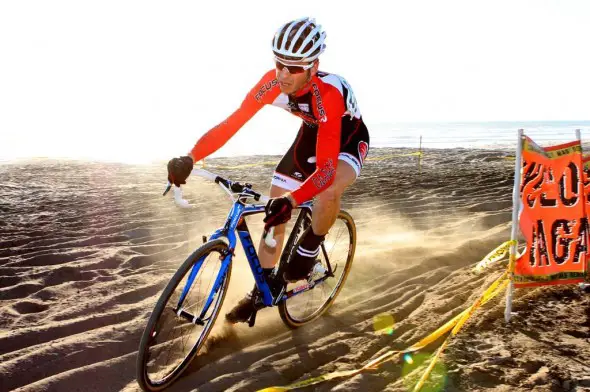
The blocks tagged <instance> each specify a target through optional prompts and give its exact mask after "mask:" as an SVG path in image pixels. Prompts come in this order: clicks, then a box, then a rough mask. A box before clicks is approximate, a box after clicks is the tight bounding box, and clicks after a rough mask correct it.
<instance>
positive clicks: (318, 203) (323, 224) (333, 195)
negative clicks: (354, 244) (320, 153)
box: [311, 160, 357, 236]
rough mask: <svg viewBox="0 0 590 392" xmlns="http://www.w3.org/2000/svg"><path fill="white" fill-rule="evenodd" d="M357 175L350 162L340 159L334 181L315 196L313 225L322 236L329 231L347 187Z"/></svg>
mask: <svg viewBox="0 0 590 392" xmlns="http://www.w3.org/2000/svg"><path fill="white" fill-rule="evenodd" d="M356 177H357V174H356V172H355V170H354V169H353V168H352V166H351V165H350V164H349V163H347V162H345V161H342V160H339V161H338V168H337V169H336V178H335V179H334V182H333V183H332V185H330V186H329V187H328V189H326V190H325V191H323V192H322V193H320V194H319V195H318V196H317V197H316V198H315V201H314V204H313V210H312V215H311V227H312V229H313V232H314V234H316V235H318V236H321V235H325V234H327V233H328V231H329V230H330V227H332V225H333V224H334V222H335V221H336V217H337V216H338V212H339V211H340V198H341V197H342V194H343V193H344V191H345V190H346V188H348V187H349V186H350V185H352V184H353V183H354V182H355V181H356Z"/></svg>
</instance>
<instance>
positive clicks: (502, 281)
mask: <svg viewBox="0 0 590 392" xmlns="http://www.w3.org/2000/svg"><path fill="white" fill-rule="evenodd" d="M508 242H510V241H508ZM504 245H505V244H502V245H501V246H500V247H502V246H504ZM500 247H498V249H499V248H500ZM496 250H497V249H496ZM491 253H494V252H491ZM507 276H508V271H505V272H504V273H503V274H502V275H501V276H500V277H499V278H498V279H496V280H495V281H494V283H492V284H491V285H490V287H489V288H488V289H487V290H486V291H484V293H483V294H482V295H481V296H480V297H479V298H478V299H477V301H475V303H474V304H473V305H471V306H470V307H469V308H467V309H465V310H464V311H463V312H461V313H459V314H458V315H456V316H455V317H454V318H453V319H451V320H449V321H448V322H446V323H445V324H444V325H443V326H441V327H440V328H438V329H437V330H436V331H434V332H433V333H431V334H430V335H428V336H426V337H424V338H423V339H422V340H420V341H419V342H417V343H415V344H413V345H412V346H410V347H408V348H407V349H406V350H403V351H393V350H392V351H388V352H386V353H385V354H383V355H381V356H379V357H378V358H375V359H373V360H372V361H370V362H369V363H367V364H366V365H365V366H363V367H361V368H359V369H355V370H349V371H338V372H332V373H328V374H324V375H321V376H318V377H314V378H310V379H307V380H304V381H300V382H297V383H294V384H290V385H287V386H282V387H281V386H276V387H269V388H265V389H261V390H259V391H258V392H276V391H289V390H292V389H297V388H303V387H306V386H310V385H314V384H318V383H320V382H323V381H328V380H332V379H335V378H340V377H348V376H354V375H356V374H358V373H361V372H362V371H365V370H376V369H377V368H378V367H379V365H381V364H382V363H385V362H387V361H391V360H393V359H395V358H399V357H401V356H402V355H403V354H406V353H411V352H415V351H419V350H421V349H423V348H424V347H426V346H428V345H429V344H431V343H433V342H435V341H436V340H438V339H439V338H440V337H442V336H443V335H445V334H446V333H447V332H449V331H451V330H452V331H451V334H450V335H448V336H447V338H446V339H445V341H444V342H443V344H442V345H441V346H440V347H439V349H438V350H437V352H436V354H435V355H434V356H433V359H432V361H431V363H430V364H429V366H428V368H427V369H426V371H425V372H424V374H423V375H422V377H421V378H420V380H419V381H418V383H417V384H416V386H415V388H414V392H418V391H419V390H420V389H421V388H422V386H423V385H424V383H425V382H426V380H427V379H428V376H429V375H430V373H431V372H432V369H433V368H434V365H435V364H436V361H437V360H438V358H439V357H440V355H441V353H442V352H443V350H444V349H445V347H446V346H447V344H448V342H449V340H450V338H451V337H452V336H455V335H456V334H457V333H458V332H459V330H460V329H461V328H462V327H463V325H464V324H465V322H466V321H467V320H468V319H469V317H471V315H472V314H473V312H475V310H476V309H477V308H479V307H480V306H482V305H484V304H485V303H486V302H488V301H489V300H491V299H492V298H494V297H495V296H496V295H498V294H499V293H500V292H502V291H503V290H504V289H505V288H506V286H507V285H508V282H509V279H508V278H507Z"/></svg>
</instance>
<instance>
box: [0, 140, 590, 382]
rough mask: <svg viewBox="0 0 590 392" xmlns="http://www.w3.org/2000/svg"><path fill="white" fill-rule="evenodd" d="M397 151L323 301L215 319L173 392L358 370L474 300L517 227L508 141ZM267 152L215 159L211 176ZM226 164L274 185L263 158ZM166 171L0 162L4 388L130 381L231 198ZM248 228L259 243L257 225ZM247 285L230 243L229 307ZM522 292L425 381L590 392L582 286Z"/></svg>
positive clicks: (349, 206)
mask: <svg viewBox="0 0 590 392" xmlns="http://www.w3.org/2000/svg"><path fill="white" fill-rule="evenodd" d="M403 152H405V150H400V149H396V150H392V149H375V150H372V151H371V154H370V157H371V158H373V159H374V160H372V161H369V162H367V165H366V168H365V170H364V172H363V173H362V177H361V178H360V179H359V180H358V181H357V183H355V184H354V185H353V187H352V188H351V189H350V190H349V191H348V192H347V194H346V197H345V200H344V204H343V208H345V209H346V210H348V211H349V212H350V213H351V214H352V216H353V217H354V219H355V220H356V223H357V228H358V244H357V253H356V258H355V261H354V265H353V269H352V272H351V274H350V276H349V279H348V281H347V283H346V286H345V288H344V290H343V291H342V293H341V294H340V296H339V297H338V299H337V300H336V302H335V304H334V305H333V307H332V308H331V310H330V311H329V312H328V313H327V314H325V315H324V316H323V317H321V318H320V319H319V320H317V321H316V322H314V323H313V324H311V325H309V326H306V327H304V328H301V329H298V330H296V331H291V330H288V329H287V328H286V327H285V326H284V325H283V324H282V322H281V320H280V318H279V316H278V314H277V312H276V311H275V310H274V309H265V310H264V311H262V312H261V313H260V315H259V318H258V320H257V324H256V326H255V327H254V328H252V329H251V328H248V327H247V326H245V325H239V326H236V327H228V326H225V325H223V323H221V322H218V324H219V325H218V326H217V327H216V328H215V329H214V331H213V336H212V337H211V339H210V342H209V343H210V344H209V345H208V347H207V350H206V353H204V354H203V355H201V356H200V357H198V358H196V360H195V361H194V362H193V363H192V364H191V366H190V367H189V369H188V370H187V371H186V372H185V374H184V375H183V376H182V377H181V378H180V379H179V380H178V381H177V382H176V383H175V384H174V385H173V386H172V387H171V388H170V390H171V391H189V390H191V391H207V392H209V391H253V390H257V389H260V388H264V387H268V386H272V385H287V384H289V383H291V382H294V381H297V380H299V381H301V380H305V379H307V378H309V377H312V376H317V375H320V374H324V373H327V372H331V371H335V370H349V369H355V368H358V367H360V366H362V365H363V364H364V363H366V362H367V361H368V360H370V359H372V358H374V357H376V356H377V355H379V354H380V353H383V352H385V351H387V350H391V349H403V348H406V347H408V346H409V345H411V344H412V343H414V342H416V341H418V340H419V339H420V338H422V337H424V336H426V335H427V334H428V333H430V332H432V331H433V330H434V329H435V328H437V327H438V326H441V325H442V324H444V323H445V322H446V321H448V320H450V319H451V318H452V317H454V316H455V315H456V314H458V313H459V312H461V311H462V310H463V309H465V308H466V307H467V306H468V305H469V304H470V303H471V302H472V301H473V300H475V299H476V298H477V296H478V295H479V294H480V293H481V292H482V290H483V288H484V287H485V286H487V285H489V284H490V283H491V282H492V281H493V280H494V279H495V278H496V277H497V276H498V274H499V273H500V271H501V269H502V266H496V267H493V268H491V269H490V270H489V271H487V273H485V274H479V275H478V274H475V273H473V272H471V267H472V266H473V264H474V263H475V262H477V261H478V260H479V259H481V257H483V256H484V255H485V254H487V253H488V252H489V251H490V250H492V249H493V248H494V247H495V246H497V245H499V244H500V243H502V242H503V241H505V240H507V239H508V238H509V231H510V218H511V208H512V201H511V192H512V181H513V180H512V176H513V161H511V160H507V159H505V156H507V155H509V153H508V152H507V153H504V152H494V151H478V150H466V149H453V150H432V151H427V152H426V155H425V159H424V160H423V162H422V166H421V168H420V169H419V168H418V164H417V160H416V158H415V157H395V158H394V157H391V155H392V154H393V153H395V154H398V153H403ZM273 159H276V157H263V158H262V159H259V158H233V159H229V158H224V159H221V158H220V159H217V160H211V162H210V164H211V165H212V166H211V168H210V170H215V169H214V167H213V166H214V165H218V166H236V165H239V164H251V163H255V162H258V161H268V160H273ZM218 172H219V173H220V174H223V175H225V176H227V177H229V178H232V179H235V180H238V179H239V180H242V181H248V182H251V183H253V184H254V185H255V187H256V188H257V189H259V190H261V191H263V192H265V193H266V190H267V189H268V179H269V176H270V173H271V172H272V166H268V165H267V166H259V167H254V168H252V167H249V168H248V169H247V170H245V169H239V168H235V169H218ZM165 178H166V174H165V165H153V166H129V165H118V164H105V163H100V164H98V163H85V162H67V163H64V162H56V161H41V162H38V161H37V162H17V163H11V164H4V165H1V166H0V183H1V184H2V187H0V200H2V202H1V203H0V212H1V213H2V220H1V223H0V245H1V246H0V375H1V378H0V390H2V391H10V390H20V391H78V390H79V391H119V390H125V391H137V390H139V387H138V386H137V383H136V381H135V359H136V351H137V348H138V345H139V339H140V336H141V333H142V331H143V328H144V327H145V324H146V321H147V318H148V317H149V314H150V312H151V310H152V308H153V306H154V304H155V301H156V300H157V298H158V296H159V294H160V292H161V290H162V288H163V286H164V285H165V284H166V283H167V282H168V280H169V279H170V277H171V276H172V274H173V273H174V271H175V270H176V269H177V267H178V266H179V265H180V263H181V262H182V261H183V260H184V259H185V258H186V256H187V255H188V254H189V253H190V252H191V251H192V250H194V249H195V248H196V247H198V246H199V245H200V243H201V242H202V240H201V237H202V236H203V235H209V234H210V233H211V232H212V231H213V230H214V229H216V228H217V227H218V226H219V225H220V224H221V223H222V222H223V220H224V218H225V216H226V214H227V211H228V207H229V205H230V202H229V200H227V198H224V193H223V192H222V191H221V189H219V188H218V187H216V185H214V184H211V183H207V182H206V181H205V180H202V179H191V180H189V184H187V186H186V187H185V196H186V197H187V198H188V199H190V201H191V202H192V203H194V204H196V205H197V208H195V209H194V210H191V211H190V212H188V211H185V210H180V209H178V208H176V207H175V206H174V205H173V203H172V201H171V199H170V198H169V197H166V198H163V197H162V196H161V193H162V190H163V181H164V180H165ZM252 219H253V218H252ZM249 225H250V227H251V230H252V235H253V237H255V236H256V237H258V236H259V235H260V231H261V227H260V224H259V222H255V221H251V222H250V221H249ZM252 282H253V281H252V278H251V274H250V272H249V267H248V265H247V263H246V261H245V258H244V255H243V252H242V251H241V250H238V252H237V259H236V261H235V264H234V267H233V272H232V281H231V284H230V292H229V294H228V296H227V298H226V300H225V304H224V309H223V310H222V312H223V311H224V310H225V309H227V308H228V307H230V306H231V305H233V303H234V302H235V301H236V300H237V299H238V298H240V297H241V296H242V295H243V294H244V292H245V291H246V290H248V289H249V288H251V286H252ZM516 296H517V300H516V302H515V307H514V310H515V311H516V312H517V315H516V316H515V318H514V321H513V322H512V323H511V324H510V325H505V324H504V322H503V319H502V313H503V306H504V301H503V299H502V298H500V299H495V300H494V301H492V302H491V303H490V304H488V305H486V306H485V307H484V308H483V309H481V310H480V311H478V313H477V314H476V317H475V318H474V319H473V320H471V321H470V322H469V324H468V325H467V326H466V328H465V329H464V331H462V332H461V334H460V335H459V337H458V338H457V339H456V340H455V341H453V343H452V344H451V346H450V347H449V348H448V349H447V351H446V354H445V355H444V357H443V358H442V361H441V365H440V367H438V368H437V369H438V370H437V371H438V374H435V376H434V377H433V382H431V383H430V384H429V385H428V388H430V389H428V390H436V391H440V390H448V391H479V390H481V391H529V390H533V389H534V390H539V391H570V390H577V391H580V390H584V389H585V388H587V389H588V390H590V313H589V310H588V309H590V298H589V297H588V296H586V295H584V294H582V293H580V292H579V290H578V289H577V288H576V287H573V286H570V287H554V288H543V289H529V290H522V291H517V293H516ZM381 313H389V314H391V315H392V316H393V318H394V320H395V329H394V332H393V334H392V335H376V334H375V333H374V326H373V318H374V317H375V316H376V315H379V314H381ZM220 320H221V319H220ZM439 343H440V342H435V343H434V344H432V345H431V346H432V347H428V348H427V350H425V351H424V352H423V353H420V354H418V355H416V356H415V357H414V364H413V365H412V366H413V367H416V366H418V365H419V364H420V362H421V361H422V360H423V359H424V358H426V357H427V354H429V353H431V352H432V351H433V350H435V349H436V347H437V346H438V344H439ZM409 366H410V365H409V364H408V363H398V362H390V363H386V364H384V365H383V366H381V368H380V369H379V370H378V371H373V372H368V373H362V374H359V375H357V376H355V377H353V378H350V379H339V380H334V381H330V382H326V383H324V384H319V385H317V386H315V387H309V388H307V390H317V391H383V390H384V391H407V390H408V387H409V385H408V384H407V383H408V382H410V381H412V377H409V379H408V380H406V381H405V382H404V381H403V380H402V378H401V376H402V375H403V374H406V373H407V372H409V371H411V369H408V367H409ZM440 383H442V384H440ZM425 390H427V389H425Z"/></svg>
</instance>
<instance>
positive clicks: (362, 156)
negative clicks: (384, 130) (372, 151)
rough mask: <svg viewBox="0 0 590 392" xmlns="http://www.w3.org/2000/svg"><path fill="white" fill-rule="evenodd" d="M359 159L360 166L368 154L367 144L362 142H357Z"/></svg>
mask: <svg viewBox="0 0 590 392" xmlns="http://www.w3.org/2000/svg"><path fill="white" fill-rule="evenodd" d="M358 149H359V158H360V159H361V164H364V163H365V158H366V157H367V154H368V153H369V144H368V143H367V142H364V141H362V140H361V141H360V142H359V147H358Z"/></svg>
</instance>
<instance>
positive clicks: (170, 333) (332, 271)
mask: <svg viewBox="0 0 590 392" xmlns="http://www.w3.org/2000/svg"><path fill="white" fill-rule="evenodd" d="M193 175H196V176H200V177H203V178H206V179H209V180H212V181H215V182H216V183H217V184H219V185H220V186H221V187H222V188H223V189H224V190H225V191H226V192H227V193H228V194H229V196H230V197H231V198H232V200H233V205H232V207H231V209H230V212H229V214H228V216H227V219H226V221H225V224H224V226H223V227H222V228H220V229H218V230H216V231H215V232H214V233H213V234H212V235H211V236H210V238H209V240H208V241H206V238H203V241H204V242H205V243H204V244H203V245H202V246H201V247H199V248H198V249H197V250H195V251H194V252H193V253H192V254H191V255H190V256H189V257H188V258H187V259H186V261H185V262H184V263H183V264H182V265H181V267H180V268H179V269H178V271H176V273H175V274H174V276H173V277H172V279H171V280H170V282H169V283H168V285H167V286H166V288H165V289H164V291H163V292H162V294H161V296H160V298H159V300H158V302H157V304H156V306H155V308H154V310H153V312H152V314H151V317H150V319H149V321H148V323H147V326H146V327H145V330H144V332H143V335H142V337H141V342H140V345H139V351H138V356H137V381H138V383H139V385H140V386H141V388H142V389H143V390H146V391H160V390H162V389H164V388H166V387H168V386H169V385H170V384H172V383H173V382H174V381H175V380H176V379H177V378H178V377H179V376H180V375H181V374H182V372H183V371H184V370H185V369H186V368H187V366H188V365H189V363H190V362H191V361H192V360H193V358H195V356H196V355H197V354H198V353H199V350H200V349H201V348H202V347H203V344H204V342H205V340H206V339H207V336H208V335H209V332H210V331H211V329H212V328H213V325H214V323H215V320H216V318H217V316H218V315H219V312H220V309H221V306H222V305H223V300H224V298H225V294H226V293H227V291H228V287H229V281H230V277H231V269H232V261H233V258H234V256H235V254H234V250H235V248H236V243H237V241H238V238H239V240H240V242H241V243H242V247H243V249H244V253H245V254H246V256H247V259H248V262H249V264H250V268H251V270H252V274H253V276H254V280H255V283H256V286H257V288H258V290H257V292H258V294H257V296H258V297H257V298H254V299H253V300H255V301H257V302H258V304H261V306H262V307H271V306H277V307H278V309H279V314H280V316H281V319H282V320H283V322H284V323H285V324H286V325H287V326H288V327H290V328H298V327H301V326H303V325H305V324H307V323H309V322H311V321H313V320H315V319H316V318H318V317H319V316H321V315H322V314H323V313H324V312H325V311H326V310H327V309H328V308H329V307H330V305H331V304H332V303H333V302H334V300H335V299H336V296H337V295H338V293H339V292H340V290H341V289H342V287H343V285H344V282H345V281H346V277H347V276H348V273H349V271H350V268H351V266H352V261H353V258H354V251H355V246H356V226H355V223H354V221H353V219H352V217H351V216H350V214H348V213H347V212H345V211H340V212H339V214H338V219H337V220H336V222H335V224H334V225H333V226H332V228H331V229H330V232H329V233H328V234H327V235H326V239H325V240H324V242H323V244H322V245H321V253H320V256H319V259H318V262H317V263H316V265H315V266H314V268H313V271H312V273H311V275H310V276H309V278H308V279H307V280H302V281H299V282H295V283H288V284H285V285H284V286H283V288H282V290H281V291H280V292H279V293H277V294H276V295H273V292H272V291H271V290H270V288H269V285H268V284H267V282H266V281H265V278H264V275H263V271H262V268H261V266H260V262H259V260H258V256H257V252H256V248H255V246H254V243H253V241H252V238H251V236H250V232H249V230H248V226H247V224H246V219H245V218H246V217H248V216H251V215H254V214H260V213H264V206H265V204H266V202H267V201H268V197H266V196H263V195H261V194H259V193H257V192H255V191H254V190H252V185H250V184H240V183H239V182H233V181H230V180H227V179H225V178H222V177H220V176H218V175H216V174H213V173H210V172H208V171H206V170H203V169H197V170H194V171H193ZM169 189H170V185H169V186H168V188H167V189H166V191H165V192H164V194H166V193H167V192H168V190H169ZM174 197H175V201H176V203H177V204H178V205H179V206H183V207H187V206H188V203H187V202H186V201H185V200H184V199H182V193H181V190H180V188H176V187H174ZM252 202H253V203H252ZM311 207H312V204H311V202H307V203H304V204H302V205H300V206H299V207H297V209H298V210H299V213H298V215H297V219H296V220H295V223H294V224H293V226H292V228H291V230H290V234H289V237H288V239H287V242H286V245H285V247H284V248H283V252H282V253H281V257H280V260H279V262H278V263H277V267H275V274H276V276H282V271H283V270H284V268H285V266H286V265H287V263H289V262H290V260H291V258H292V255H293V253H294V249H296V248H297V246H298V245H299V243H298V241H299V240H300V239H301V238H302V234H303V233H304V232H305V230H309V228H310V225H311ZM236 231H237V233H238V235H237V236H236ZM273 231H274V230H273V229H271V230H269V233H266V232H265V233H264V234H263V235H264V236H265V241H266V244H267V245H268V246H271V247H273V246H275V245H276V242H275V241H274V239H273V238H272V237H273ZM275 291H276V290H275ZM255 317H256V313H254V315H253V316H252V317H251V318H250V320H249V324H250V326H253V325H254V322H255Z"/></svg>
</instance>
